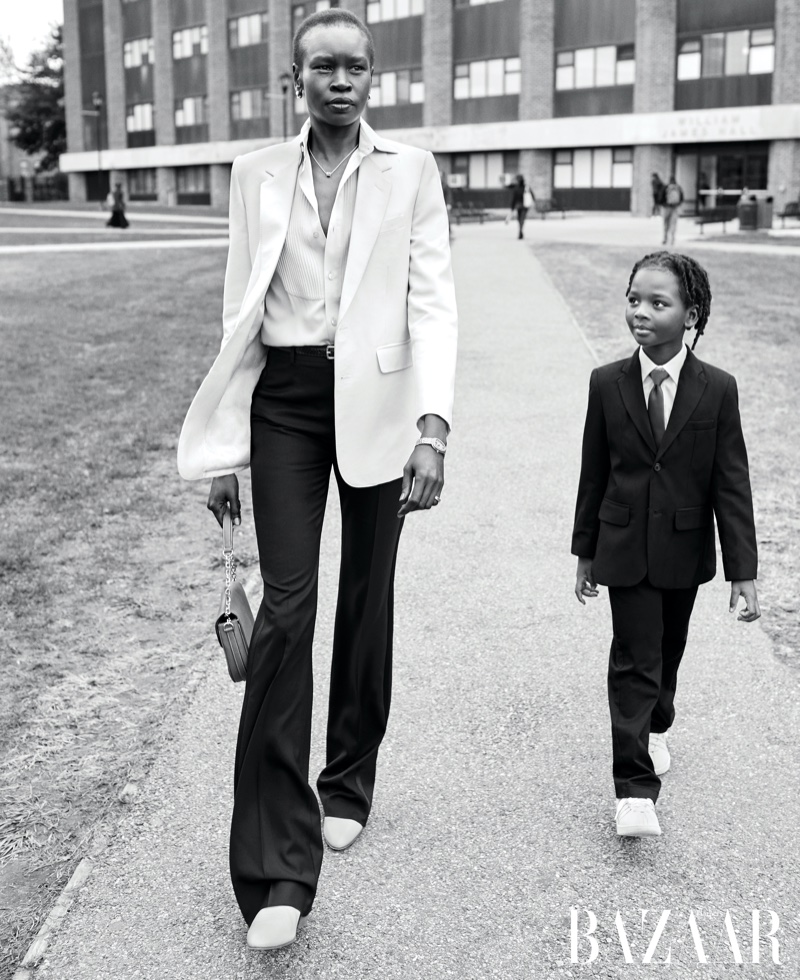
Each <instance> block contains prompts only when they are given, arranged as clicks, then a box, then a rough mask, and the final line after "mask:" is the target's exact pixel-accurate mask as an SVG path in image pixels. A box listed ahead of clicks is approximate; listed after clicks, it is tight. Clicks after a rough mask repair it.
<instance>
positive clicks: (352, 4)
mask: <svg viewBox="0 0 800 980" xmlns="http://www.w3.org/2000/svg"><path fill="white" fill-rule="evenodd" d="M339 6H340V7H341V8H342V10H349V11H350V13H351V14H355V15H356V17H359V18H360V19H361V20H363V21H364V23H365V24H366V23H367V0H340V3H339Z"/></svg>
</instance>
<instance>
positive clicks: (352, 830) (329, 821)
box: [322, 817, 364, 851]
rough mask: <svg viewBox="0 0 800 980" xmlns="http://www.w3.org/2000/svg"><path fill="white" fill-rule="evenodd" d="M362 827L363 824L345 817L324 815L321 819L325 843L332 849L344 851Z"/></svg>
mask: <svg viewBox="0 0 800 980" xmlns="http://www.w3.org/2000/svg"><path fill="white" fill-rule="evenodd" d="M363 829H364V825H363V824H360V823H359V822H358V821H357V820H349V819H348V818H347V817H325V819H324V820H323V821H322V835H323V837H324V838H325V843H326V844H327V845H328V847H330V848H331V850H334V851H346V850H347V848H348V847H350V845H351V844H353V843H354V842H355V840H356V838H357V837H358V835H359V834H360V833H361V831H362V830H363Z"/></svg>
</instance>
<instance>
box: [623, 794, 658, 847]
mask: <svg viewBox="0 0 800 980" xmlns="http://www.w3.org/2000/svg"><path fill="white" fill-rule="evenodd" d="M616 819H617V833H618V834H619V836H620V837H658V836H660V834H661V827H660V826H659V823H658V817H657V816H656V808H655V804H654V803H653V801H652V800H648V799H642V798H641V797H635V796H629V797H627V798H626V799H624V800H617V814H616Z"/></svg>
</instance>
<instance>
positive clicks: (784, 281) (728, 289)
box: [534, 244, 800, 666]
mask: <svg viewBox="0 0 800 980" xmlns="http://www.w3.org/2000/svg"><path fill="white" fill-rule="evenodd" d="M534 250H535V253H536V255H537V256H538V258H539V259H540V261H541V262H542V263H543V264H544V267H545V268H546V269H547V271H548V272H549V274H550V276H551V277H552V279H553V281H554V282H555V284H556V286H557V287H558V288H559V290H560V291H561V293H562V295H563V296H564V297H565V299H566V300H567V302H568V304H569V306H570V308H571V310H572V312H573V314H574V316H575V318H576V320H577V321H578V323H579V325H580V327H581V329H582V330H583V331H584V333H585V334H586V336H587V338H588V339H589V342H590V343H591V345H592V347H593V348H594V350H595V351H596V352H597V355H598V357H599V359H600V361H601V363H605V362H607V361H613V360H616V359H618V358H621V357H625V356H626V355H628V354H630V353H631V352H632V351H633V350H634V349H635V347H636V344H635V342H634V341H633V340H632V338H631V336H630V333H629V331H628V327H627V325H626V323H625V314H624V310H625V290H626V288H627V285H628V277H629V276H630V271H631V268H632V266H633V264H634V262H636V260H637V259H639V258H641V257H642V255H643V254H644V252H643V250H642V249H641V248H635V249H634V248H610V247H605V246H595V245H566V244H565V245H558V244H548V245H547V246H546V247H544V246H534ZM686 251H687V253H689V254H692V255H693V256H694V258H696V259H697V260H698V262H700V263H701V264H702V265H703V266H704V267H705V268H706V270H707V271H708V274H709V279H710V281H711V290H712V293H713V300H712V304H711V318H710V320H709V323H708V326H707V327H706V332H705V334H704V335H703V337H701V339H700V341H699V342H698V345H697V348H696V351H695V352H696V353H697V355H698V356H699V357H700V358H701V359H703V360H706V361H708V362H709V363H711V364H716V365H717V366H718V367H721V368H724V369H725V370H726V371H730V372H731V373H732V374H734V375H735V376H736V380H737V382H738V386H739V407H740V411H741V414H742V424H743V428H744V434H745V439H746V441H747V448H748V453H749V457H750V475H751V481H752V485H753V495H754V503H755V514H756V526H757V530H758V541H759V573H760V574H759V583H758V584H759V599H760V602H761V611H762V619H761V623H762V625H763V626H764V628H765V629H766V630H767V632H768V633H769V635H770V636H771V637H772V639H773V641H774V646H775V651H776V653H777V654H778V655H779V656H781V657H784V658H786V659H787V660H789V661H791V662H792V663H793V664H795V665H797V666H800V617H798V612H800V595H798V589H797V568H798V567H799V566H800V433H799V430H798V426H797V421H796V414H797V407H796V406H797V378H798V376H800V323H799V322H798V318H797V311H796V298H795V297H796V292H797V283H798V281H800V256H798V255H786V256H783V255H778V256H776V255H757V254H753V253H746V252H744V251H743V252H742V254H741V255H739V254H736V253H729V252H715V251H704V250H703V249H702V248H697V249H695V250H694V251H693V250H692V249H691V248H688V247H687V249H686ZM692 336H693V335H692ZM587 386H588V378H587ZM720 574H721V573H720Z"/></svg>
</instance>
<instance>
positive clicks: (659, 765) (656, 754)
mask: <svg viewBox="0 0 800 980" xmlns="http://www.w3.org/2000/svg"><path fill="white" fill-rule="evenodd" d="M649 749H650V758H651V759H652V760H653V768H654V769H655V771H656V776H663V775H664V773H665V772H667V770H668V769H669V766H670V762H671V759H670V755H669V749H668V748H667V733H666V732H660V733H656V732H651V733H650V745H649Z"/></svg>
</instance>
